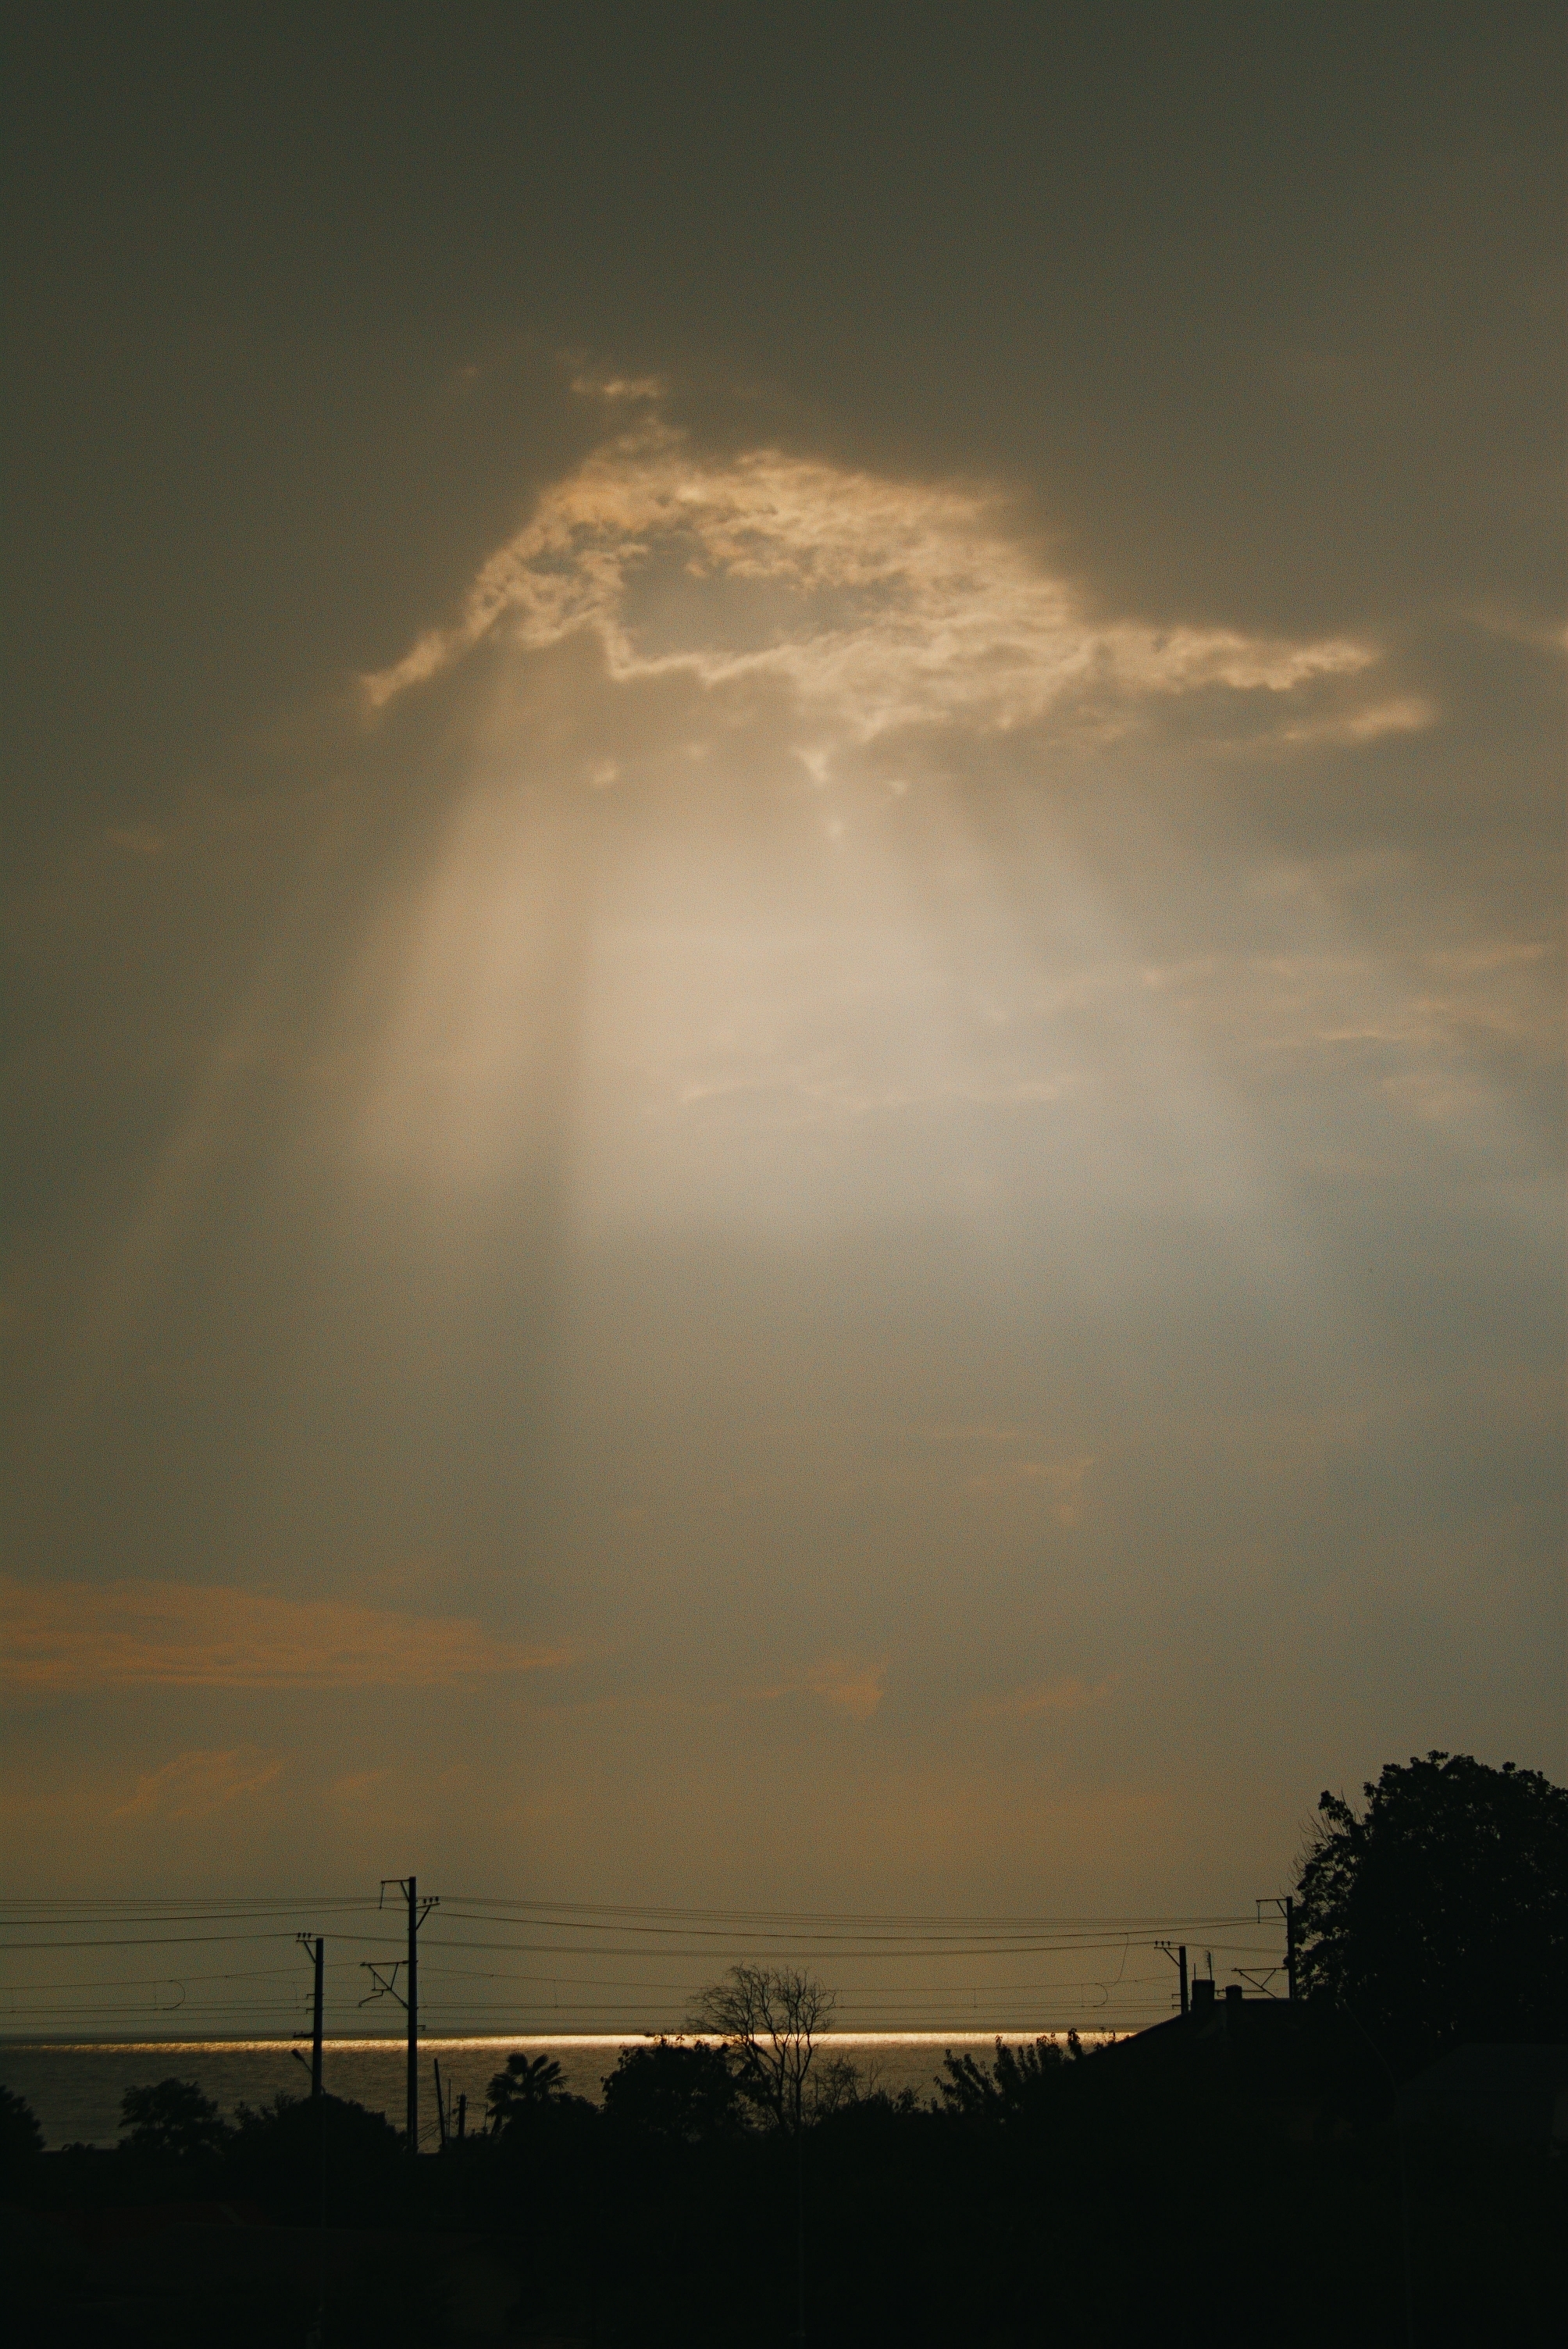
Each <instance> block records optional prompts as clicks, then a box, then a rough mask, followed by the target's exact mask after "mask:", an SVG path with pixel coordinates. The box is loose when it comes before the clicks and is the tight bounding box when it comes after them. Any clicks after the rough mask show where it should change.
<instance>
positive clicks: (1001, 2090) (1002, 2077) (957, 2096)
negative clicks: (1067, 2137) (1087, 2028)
mask: <svg viewBox="0 0 1568 2349" xmlns="http://www.w3.org/2000/svg"><path fill="white" fill-rule="evenodd" d="M1082 2054H1083V2045H1082V2043H1081V2042H1080V2040H1079V2038H1078V2033H1077V2032H1076V2031H1072V2032H1069V2033H1068V2044H1067V2046H1066V2048H1065V2049H1064V2048H1063V2047H1062V2046H1061V2044H1060V2043H1059V2042H1058V2041H1057V2040H1054V2039H1037V2040H1035V2041H1034V2043H1033V2044H1030V2045H1025V2046H1022V2047H1009V2046H1008V2044H1007V2043H1006V2040H1005V2039H998V2040H997V2042H996V2059H995V2063H994V2064H990V2065H986V2064H982V2063H981V2062H980V2060H979V2058H978V2056H975V2055H954V2054H953V2052H952V2050H951V2049H949V2050H948V2052H947V2054H945V2055H944V2057H943V2059H942V2068H943V2070H944V2072H945V2073H946V2075H947V2077H946V2078H945V2079H944V2080H941V2079H939V2080H938V2081H937V2084H936V2086H937V2092H938V2094H939V2095H940V2096H941V2098H942V2109H944V2111H946V2112H949V2113H954V2114H956V2115H958V2116H961V2117H962V2118H963V2119H965V2120H971V2121H985V2122H987V2123H990V2124H992V2125H997V2126H1000V2125H1006V2123H1009V2122H1016V2121H1019V2120H1022V2119H1025V2118H1026V2117H1027V2116H1030V2115H1032V2114H1035V2113H1037V2112H1039V2111H1041V2110H1043V2109H1044V2108H1045V2106H1047V2102H1049V2101H1050V2100H1052V2099H1053V2098H1054V2097H1055V2095H1056V2093H1057V2089H1058V2087H1059V2085H1060V2081H1061V2075H1062V2071H1063V2067H1064V2066H1065V2065H1066V2064H1076V2063H1077V2062H1078V2059H1079V2058H1080V2056H1081V2055H1082Z"/></svg>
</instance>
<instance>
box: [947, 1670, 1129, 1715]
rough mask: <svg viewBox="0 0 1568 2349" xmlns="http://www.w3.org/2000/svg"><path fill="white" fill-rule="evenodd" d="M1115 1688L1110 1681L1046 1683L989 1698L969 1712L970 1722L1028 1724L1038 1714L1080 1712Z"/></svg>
mask: <svg viewBox="0 0 1568 2349" xmlns="http://www.w3.org/2000/svg"><path fill="white" fill-rule="evenodd" d="M1114 1686H1115V1682H1114V1680H1103V1681H1095V1682H1092V1683H1090V1682H1088V1681H1080V1680H1062V1681H1047V1682H1039V1683H1037V1685H1036V1686H1034V1687H1032V1688H1021V1689H1011V1690H1009V1691H1008V1692H1007V1693H1006V1695H1005V1696H998V1697H989V1698H987V1699H986V1700H985V1702H983V1703H980V1704H977V1705H975V1706H974V1707H973V1709H972V1710H971V1713H970V1715H969V1718H970V1719H971V1720H972V1721H1028V1720H1030V1719H1032V1718H1033V1717H1034V1716H1035V1715H1036V1714H1037V1713H1082V1712H1084V1711H1085V1710H1086V1708H1087V1707H1088V1706H1089V1705H1093V1704H1099V1703H1100V1702H1102V1700H1103V1699H1104V1698H1105V1697H1106V1696H1107V1695H1108V1694H1109V1692H1110V1690H1111V1689H1112V1688H1113V1687H1114Z"/></svg>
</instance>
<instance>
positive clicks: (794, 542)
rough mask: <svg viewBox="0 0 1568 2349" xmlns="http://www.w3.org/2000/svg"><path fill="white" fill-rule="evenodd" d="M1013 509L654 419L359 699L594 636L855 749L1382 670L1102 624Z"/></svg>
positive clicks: (587, 466)
mask: <svg viewBox="0 0 1568 2349" xmlns="http://www.w3.org/2000/svg"><path fill="white" fill-rule="evenodd" d="M637 389H638V392H639V395H640V396H642V395H645V391H646V388H645V387H637ZM1000 506H1001V502H1000V501H999V500H998V499H997V498H996V497H995V495H993V494H991V493H988V492H985V491H979V490H975V489H969V488H964V487H955V486H945V487H944V486H931V485H927V484H915V483H910V482H903V481H893V480H888V479H885V478H882V477H879V476H877V475H874V474H871V473H864V472H851V471H847V470H844V469H842V468H840V467H838V466H834V465H831V464H829V463H826V462H823V461H821V460H808V459H804V458H799V457H791V456H788V455H786V454H784V453H782V452H781V451H779V450H771V449H758V450H749V451H748V452H746V453H744V454H742V455H740V456H738V457H732V458H727V459H709V458H705V457H704V456H703V455H701V454H700V453H699V452H698V451H697V450H694V449H693V448H692V447H691V446H690V445H689V444H688V443H687V442H686V440H684V439H683V438H682V436H681V435H680V434H678V433H676V432H674V431H672V430H670V429H668V427H667V426H665V425H664V424H662V423H660V422H659V421H657V420H656V419H655V420H653V421H651V422H650V423H648V424H647V425H645V427H643V428H642V429H639V430H636V431H634V432H630V433H627V434H625V435H624V436H623V437H622V438H620V439H618V440H613V441H611V442H609V443H608V444H607V445H605V446H604V447H603V448H601V449H599V450H595V451H594V452H593V454H592V455H591V456H590V457H589V458H588V459H587V460H585V461H584V463H583V465H581V466H580V467H579V468H578V470H577V471H575V472H574V473H573V474H571V475H569V476H568V477H567V478H566V479H565V480H563V481H558V482H556V483H555V484H554V485H553V486H552V488H551V489H550V490H548V491H547V492H545V494H544V496H543V497H542V499H541V501H540V502H539V505H538V507H537V509H536V511H535V512H534V515H533V518H532V520H531V522H529V523H527V524H526V526H525V527H524V528H523V529H522V530H521V531H520V532H519V533H518V534H517V535H516V537H515V538H513V539H511V540H510V541H509V542H508V543H507V544H506V545H504V546H502V547H500V548H499V549H498V550H497V552H496V553H495V554H492V555H491V556H490V559H489V561H488V562H487V563H486V564H484V565H483V566H482V567H481V569H480V572H479V574H478V575H477V577H476V578H475V580H474V583H473V585H472V587H471V588H470V589H469V595H468V598H467V600H466V603H465V605H464V607H463V610H462V613H461V616H459V618H458V619H457V620H456V621H455V622H454V623H453V624H452V626H449V627H446V628H438V629H434V630H432V631H431V632H430V633H428V635H426V636H422V637H421V638H420V639H419V641H418V643H417V644H416V645H414V646H413V647H411V648H410V650H409V651H408V652H407V653H406V654H405V655H404V657H403V658H402V659H401V660H399V661H397V662H396V663H395V664H394V665H393V666H392V667H390V668H387V669H383V670H381V671H379V672H378V673H377V675H375V676H373V677H367V678H364V679H363V680H362V688H363V691H364V695H365V700H366V706H367V708H369V709H381V708H382V707H384V706H385V705H386V704H387V702H389V701H391V700H393V699H394V698H396V697H397V695H398V694H400V693H403V692H405V691H407V688H409V687H411V686H417V685H419V684H422V683H424V682H425V681H426V680H427V679H428V678H432V677H435V676H437V675H438V674H439V672H440V671H441V670H443V669H445V668H448V667H450V666H451V665H452V663H453V662H454V661H457V660H459V659H461V657H463V655H464V654H465V653H467V652H469V650H471V648H472V647H474V646H475V645H477V644H479V643H480V641H481V640H483V639H484V638H486V637H487V636H490V635H491V634H492V633H494V632H499V633H503V634H506V635H509V636H511V639H512V640H513V641H514V642H515V643H516V644H517V645H518V646H520V647H521V648H522V649H523V650H525V651H537V650H540V649H542V648H543V647H546V646H548V645H553V644H557V643H559V642H560V641H561V640H562V637H564V636H569V635H571V634H573V633H574V632H575V631H577V630H580V629H586V630H591V631H592V632H593V633H594V634H595V635H597V636H598V637H599V638H600V640H601V642H602V644H603V647H604V654H605V659H606V662H607V665H608V667H609V671H610V674H611V676H612V677H613V678H616V679H617V680H619V681H623V682H624V681H627V680H630V679H632V678H646V677H653V676H655V675H669V674H673V673H676V672H684V673H686V675H688V676H690V677H692V678H696V680H697V681H698V682H699V683H701V684H703V685H706V686H723V685H728V684H733V683H736V682H738V681H740V680H743V679H746V678H755V679H759V680H772V681H774V682H776V683H779V684H783V685H784V686H786V687H789V688H793V689H794V691H795V693H796V694H797V696H798V697H799V701H800V704H801V706H802V708H804V709H814V710H816V711H818V712H820V714H821V715H823V716H824V717H828V718H830V719H834V720H835V721H837V724H838V726H839V728H840V729H841V730H844V731H845V732H847V734H848V735H849V737H850V738H851V739H853V740H860V741H869V740H872V738H873V737H875V736H877V735H879V734H882V733H885V732H886V731H887V730H889V729H890V728H892V727H897V726H905V725H912V724H923V723H928V722H930V721H932V720H934V719H936V720H940V719H964V720H967V721H969V722H972V723H979V724H982V725H985V726H987V727H996V728H1002V729H1006V728H1008V727H1012V726H1017V725H1021V724H1026V723H1027V722H1029V721H1031V720H1033V719H1038V718H1040V717H1041V716H1043V715H1044V714H1045V713H1046V712H1047V710H1051V709H1057V708H1058V707H1059V706H1061V705H1063V704H1065V703H1071V704H1073V705H1075V706H1076V707H1077V708H1078V711H1079V715H1080V719H1081V717H1083V716H1085V715H1088V714H1090V713H1096V712H1097V713H1099V722H1100V723H1102V724H1103V723H1105V722H1109V723H1110V724H1111V726H1112V729H1113V730H1115V728H1116V727H1117V726H1118V725H1119V723H1120V722H1121V718H1120V716H1119V715H1117V714H1116V713H1122V712H1125V710H1126V709H1127V707H1128V706H1129V705H1130V703H1132V702H1133V701H1135V700H1137V699H1139V698H1148V697H1150V696H1154V697H1161V696H1167V695H1171V694H1181V693H1191V692H1202V691H1205V690H1212V689H1214V688H1221V689H1222V690H1229V691H1231V692H1233V693H1255V692H1258V691H1262V692H1264V693H1266V694H1269V695H1274V696H1278V695H1289V694H1291V693H1292V692H1293V691H1294V690H1295V688H1298V687H1301V686H1305V685H1310V684H1312V683H1313V682H1314V681H1315V680H1325V679H1333V678H1346V677H1350V676H1354V675H1356V674H1357V673H1358V672H1360V671H1362V670H1365V669H1367V668H1369V667H1372V666H1373V665H1374V664H1375V663H1376V662H1377V659H1378V657H1379V656H1378V652H1377V647H1375V646H1372V645H1369V644H1365V643H1361V642H1358V641H1355V640H1352V639H1350V638H1348V637H1337V636H1336V637H1332V638H1323V639H1319V640H1315V641H1310V642H1309V641H1305V640H1295V639H1286V638H1284V637H1275V636H1257V635H1247V634H1243V633H1242V632H1240V631H1238V630H1236V629H1233V628H1212V627H1197V626H1181V627H1173V628H1171V627H1168V628H1151V627H1150V626H1147V625H1146V624H1145V623H1144V622H1142V621H1139V620H1134V619H1124V620H1109V619H1099V618H1095V617H1091V616H1089V615H1088V612H1087V611H1086V610H1085V609H1083V608H1082V606H1081V605H1080V603H1079V600H1078V597H1077V596H1076V595H1075V594H1074V593H1073V591H1072V589H1071V588H1070V587H1069V586H1068V584H1067V583H1066V582H1065V581H1063V580H1061V579H1058V578H1055V577H1053V576H1051V575H1050V574H1048V573H1047V572H1045V571H1043V570H1042V569H1041V568H1040V566H1039V564H1038V563H1037V560H1036V558H1035V556H1034V554H1033V553H1032V552H1031V550H1030V549H1029V548H1028V547H1026V545H1024V544H1022V543H1020V542H1019V540H1018V539H1017V537H1016V535H1015V534H1013V533H1011V532H1010V531H1009V529H1008V527H1007V525H1006V517H1005V516H1004V514H1003V513H1002V512H1001V510H1000ZM694 580H695V581H697V582H714V581H722V582H724V583H726V585H727V586H728V587H729V588H730V590H731V591H732V594H731V597H730V601H731V604H732V605H733V609H732V610H730V611H729V613H728V615H727V618H728V622H729V625H728V626H726V627H725V628H724V629H722V630H719V631H717V632H716V631H715V630H714V628H713V626H712V624H711V620H710V618H709V617H708V616H707V615H706V613H705V608H704V605H703V599H702V597H701V596H700V595H697V596H695V597H692V596H689V595H688V596H687V598H686V605H683V604H682V600H681V593H682V591H681V585H680V583H682V582H683V581H684V582H685V583H686V585H687V586H688V588H689V585H690V583H691V582H692V581H694ZM650 582H654V583H655V592H654V595H653V601H652V604H651V605H650V604H649V600H648V597H649V583H650ZM748 599H750V600H751V602H753V603H755V605H756V606H757V621H756V626H755V629H754V631H753V636H754V641H747V640H746V639H747V630H746V627H745V625H744V614H745V612H746V610H747V608H748ZM737 624H739V639H738V640H737V635H736V628H737ZM1384 701H1385V705H1386V706H1387V695H1386V694H1385V696H1384ZM1399 709H1400V711H1401V713H1403V714H1401V715H1400V716H1399V717H1398V718H1397V719H1395V720H1394V721H1393V722H1394V723H1395V725H1396V726H1404V725H1408V724H1411V723H1415V722H1421V723H1425V722H1427V720H1426V717H1425V716H1423V717H1422V718H1421V719H1420V720H1419V721H1418V720H1416V719H1414V718H1413V717H1412V716H1411V715H1410V713H1411V712H1412V711H1413V710H1414V709H1415V705H1414V703H1413V702H1412V703H1408V704H1400V705H1399ZM1379 730H1384V729H1383V728H1382V727H1380V726H1379V725H1378V724H1377V722H1373V723H1372V725H1371V731H1372V732H1373V733H1374V734H1375V733H1376V732H1377V731H1379Z"/></svg>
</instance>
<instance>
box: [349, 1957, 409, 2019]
mask: <svg viewBox="0 0 1568 2349" xmlns="http://www.w3.org/2000/svg"><path fill="white" fill-rule="evenodd" d="M404 1962H405V1961H404V1960H403V1959H401V1958H394V1959H393V1961H392V1971H391V1973H390V1975H389V1976H388V1975H387V1974H384V1973H383V1972H382V1970H381V1968H380V1967H379V1966H377V1965H372V1964H371V1962H370V1961H369V1959H368V1958H362V1959H361V1960H360V1961H359V1971H360V1972H361V1973H362V1974H368V1975H369V1976H370V1979H371V1981H372V1982H374V1983H375V1985H376V1987H375V1989H374V1990H367V1991H366V1993H365V1996H364V1997H363V1998H362V1999H361V2000H360V2002H359V2003H360V2005H361V2006H369V2005H371V2004H372V2003H373V2002H374V2001H375V2000H377V1999H378V1998H395V1999H396V2000H397V2003H398V2005H399V2006H401V2007H407V2003H408V2002H407V1999H406V1998H405V1997H404V1995H403V1993H402V1992H401V1991H400V1990H399V1989H398V1987H397V1977H398V1975H399V1974H400V1973H401V1972H402V1971H403V1966H404Z"/></svg>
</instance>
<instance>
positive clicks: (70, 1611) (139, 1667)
mask: <svg viewBox="0 0 1568 2349" xmlns="http://www.w3.org/2000/svg"><path fill="white" fill-rule="evenodd" d="M0 1650H3V1652H0V1684H3V1685H5V1686H8V1687H9V1688H11V1689H12V1690H14V1691H16V1692H27V1691H31V1692H39V1693H43V1692H54V1693H61V1694H64V1693H67V1692H69V1693H80V1692H88V1691H92V1690H100V1689H102V1690H108V1689H116V1688H228V1689H284V1688H302V1689H304V1688H394V1687H396V1688H442V1687H451V1686H453V1685H455V1684H457V1683H459V1682H464V1681H469V1680H475V1679H479V1678H481V1677H488V1676H491V1675H494V1674H497V1673H508V1672H524V1671H539V1670H542V1669H544V1668H546V1667H549V1666H552V1665H560V1664H562V1663H564V1662H566V1661H567V1656H566V1653H565V1651H562V1650H559V1649H554V1650H552V1649H543V1648H527V1647H522V1646H520V1645H519V1644H518V1643H517V1642H516V1641H513V1640H499V1639H496V1638H495V1637H493V1636H492V1634H490V1632H488V1631H486V1630H483V1629H482V1628H481V1627H480V1625H479V1624H478V1623H475V1622H471V1621H469V1620H467V1619H464V1618H462V1617H459V1616H441V1615H405V1614H392V1613H387V1612H385V1611H383V1610H381V1609H376V1608H370V1607H358V1606H355V1605H352V1604H350V1603H348V1602H346V1601H345V1600H341V1599H276V1598H270V1597H267V1596H265V1595H263V1594H261V1593H257V1592H253V1591H247V1590H236V1589H233V1588H227V1587H224V1586H218V1587H215V1588H206V1587H202V1586H199V1585H194V1584H190V1583H175V1582H136V1583H130V1582H122V1583H111V1584H107V1585H104V1586H102V1587H98V1586H95V1585H92V1584H88V1583H75V1584H57V1585H54V1586H52V1587H48V1588H45V1587H43V1586H41V1585H37V1584H26V1583H5V1584H0Z"/></svg>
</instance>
